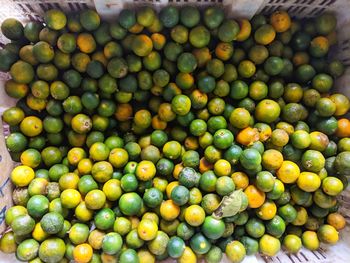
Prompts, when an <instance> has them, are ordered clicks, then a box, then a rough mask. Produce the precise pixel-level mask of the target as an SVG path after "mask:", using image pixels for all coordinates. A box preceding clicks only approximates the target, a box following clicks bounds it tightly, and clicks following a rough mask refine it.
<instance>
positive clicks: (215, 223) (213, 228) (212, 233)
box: [202, 216, 225, 239]
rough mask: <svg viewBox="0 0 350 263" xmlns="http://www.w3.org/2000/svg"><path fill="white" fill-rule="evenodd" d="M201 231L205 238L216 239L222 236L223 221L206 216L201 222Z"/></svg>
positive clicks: (223, 229)
mask: <svg viewBox="0 0 350 263" xmlns="http://www.w3.org/2000/svg"><path fill="white" fill-rule="evenodd" d="M202 231H203V233H204V235H205V236H206V237H208V238H210V239H218V238H220V237H221V236H222V235H223V233H224V231H225V225H224V222H223V221H221V220H217V219H215V218H213V217H211V216H208V217H206V218H205V220H204V222H203V225H202Z"/></svg>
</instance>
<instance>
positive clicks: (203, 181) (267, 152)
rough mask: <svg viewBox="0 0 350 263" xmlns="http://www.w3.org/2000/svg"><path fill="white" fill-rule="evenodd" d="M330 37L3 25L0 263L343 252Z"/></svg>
mask: <svg viewBox="0 0 350 263" xmlns="http://www.w3.org/2000/svg"><path fill="white" fill-rule="evenodd" d="M336 23H337V21H336V17H335V16H334V15H333V14H329V13H324V14H322V15H320V16H318V17H316V18H314V19H309V20H303V21H299V20H294V21H292V20H291V18H290V16H289V15H288V13H286V12H284V11H278V12H274V13H273V14H272V15H270V16H264V15H256V16H254V17H253V18H252V19H251V20H246V19H242V20H239V21H238V20H237V21H236V20H234V19H231V18H227V17H225V16H224V11H223V10H222V9H220V8H219V7H208V8H206V9H205V10H201V11H200V10H198V9H197V8H196V7H192V6H184V7H182V8H181V9H177V8H175V7H173V6H168V7H165V8H164V9H162V10H161V11H160V12H159V14H157V13H156V12H155V11H154V10H153V9H152V8H150V7H142V8H140V9H138V10H136V11H135V10H129V9H125V10H122V11H121V13H120V14H119V16H118V18H117V19H116V20H115V21H113V22H105V21H102V20H101V18H100V17H99V15H98V14H97V13H96V12H95V11H93V10H84V11H82V12H80V13H79V14H68V15H66V14H64V13H63V12H62V11H60V10H49V11H47V12H46V14H45V17H44V23H39V22H29V23H28V24H26V25H25V26H23V25H22V24H21V23H20V22H19V21H17V20H15V19H11V18H10V19H6V20H5V21H4V22H3V24H2V25H1V30H2V33H3V34H4V35H5V36H6V37H7V38H9V39H10V40H11V41H10V43H8V44H6V45H5V47H4V48H3V49H2V50H0V69H1V70H2V71H5V72H7V71H9V73H10V76H11V79H10V80H8V81H7V82H6V84H5V90H6V93H7V94H8V95H9V96H11V97H13V98H17V99H18V102H17V104H16V106H15V107H12V108H9V109H7V110H6V111H5V112H4V113H3V116H2V119H3V121H4V122H6V123H7V124H8V125H9V126H10V130H11V134H10V135H9V136H8V137H7V138H6V145H7V147H8V150H9V152H10V154H11V156H12V158H13V160H15V161H17V162H21V164H20V165H18V166H17V167H15V168H14V169H13V171H12V173H11V176H10V178H11V181H12V182H13V184H14V185H15V189H14V192H13V200H14V204H15V205H14V206H13V207H11V208H10V209H8V211H7V213H6V223H7V225H8V226H9V230H8V231H7V232H6V233H5V234H3V235H2V237H1V241H0V249H1V251H3V252H5V253H14V252H15V253H16V256H17V258H18V259H19V260H21V261H29V262H32V263H34V262H35V263H37V262H48V263H51V262H52V263H54V262H68V261H69V260H74V261H75V262H79V263H87V262H147V263H150V262H154V261H155V260H162V259H165V258H168V257H171V258H174V259H178V261H179V262H186V263H188V262H196V260H197V259H198V258H204V259H205V260H206V261H207V262H209V263H214V262H220V260H221V259H222V256H223V253H226V255H227V257H228V258H229V259H230V260H231V261H232V262H241V261H242V260H243V259H244V257H245V255H252V254H255V253H257V252H260V253H262V254H264V255H268V256H274V255H275V254H277V253H278V251H279V250H280V249H281V248H282V247H283V249H285V250H286V251H288V252H290V253H296V252H298V251H299V250H300V248H301V247H302V246H304V247H305V248H307V249H310V250H316V249H318V248H319V246H320V242H324V243H328V244H334V243H336V242H337V241H338V238H339V237H338V230H340V229H342V228H344V227H345V220H344V218H343V216H342V215H340V214H339V213H338V212H337V210H338V207H339V202H338V201H337V196H338V195H339V194H341V192H342V191H343V190H344V189H345V188H346V186H347V179H346V175H347V174H350V138H349V136H350V121H349V119H347V118H346V117H345V116H344V115H345V114H346V113H347V112H348V110H349V107H350V102H349V100H348V98H347V97H346V96H344V95H342V94H339V93H334V94H332V93H330V91H331V89H332V87H333V86H334V80H335V79H336V78H337V77H339V76H341V75H342V74H343V72H344V67H343V65H342V63H341V62H340V61H338V60H331V59H330V58H329V57H328V53H329V50H330V48H331V46H332V45H334V44H336V41H337V40H336V32H335V27H336Z"/></svg>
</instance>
